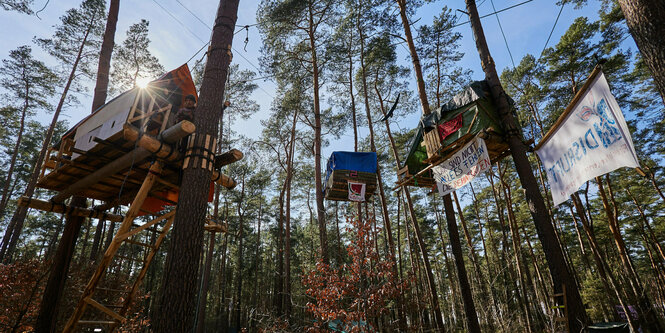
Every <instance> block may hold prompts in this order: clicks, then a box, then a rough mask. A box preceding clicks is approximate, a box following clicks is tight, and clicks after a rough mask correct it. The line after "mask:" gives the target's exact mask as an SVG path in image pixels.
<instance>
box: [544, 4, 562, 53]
mask: <svg viewBox="0 0 665 333" xmlns="http://www.w3.org/2000/svg"><path fill="white" fill-rule="evenodd" d="M565 5H566V2H565V1H561V8H559V15H557V16H556V20H554V25H553V26H552V30H551V31H550V35H549V36H547V41H546V42H545V46H543V50H542V51H541V52H540V56H538V60H540V58H542V57H543V53H545V50H546V49H547V44H549V43H550V38H552V34H553V33H554V28H556V24H557V23H558V22H559V17H561V12H563V6H565Z"/></svg>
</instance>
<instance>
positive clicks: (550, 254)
mask: <svg viewBox="0 0 665 333" xmlns="http://www.w3.org/2000/svg"><path fill="white" fill-rule="evenodd" d="M466 5H467V6H466V7H467V13H469V19H470V21H471V28H472V29H473V32H474V36H475V39H476V47H477V48H478V53H479V55H480V60H481V64H482V67H483V71H484V72H485V77H486V80H487V82H488V84H489V86H490V90H491V92H492V96H493V99H494V103H495V105H496V107H497V109H498V113H499V116H500V118H501V119H502V123H503V128H504V130H505V131H506V133H507V141H508V145H509V147H510V152H511V155H512V156H513V161H514V163H515V168H516V170H517V174H518V175H519V178H520V182H521V183H522V187H523V188H524V190H525V197H526V200H527V203H528V207H529V210H530V212H531V216H532V217H533V220H534V224H535V226H536V231H537V233H538V238H539V239H540V242H541V244H542V246H543V250H544V252H545V257H546V259H547V263H548V265H549V268H550V274H551V275H552V281H553V282H554V293H560V292H562V290H563V285H565V286H566V291H567V295H566V296H567V302H568V313H569V314H571V315H570V316H569V318H568V327H569V329H570V330H571V332H577V331H580V330H581V329H582V328H583V327H584V326H586V325H587V324H588V323H589V318H588V317H587V315H586V310H585V309H584V305H583V304H582V298H581V296H580V294H579V290H578V287H577V285H576V283H575V278H574V276H573V274H572V273H571V272H570V270H569V268H568V264H567V262H566V259H565V257H564V254H563V251H562V249H561V246H560V244H559V243H558V241H557V239H556V235H555V230H554V227H553V226H552V223H551V222H550V216H549V214H548V212H547V208H546V207H545V201H544V199H543V197H542V194H541V193H540V190H539V188H538V183H537V182H536V178H535V177H534V175H533V170H532V168H531V165H530V164H529V160H528V158H527V156H526V145H525V144H524V143H523V142H522V139H521V135H520V134H521V133H520V129H519V127H518V126H517V123H516V121H515V119H514V118H513V115H512V113H511V110H510V105H509V104H508V99H507V98H506V96H507V95H506V93H505V91H504V90H503V87H502V86H501V82H500V81H499V76H498V75H497V73H496V68H495V65H494V60H493V59H492V57H491V55H490V53H489V50H488V48H487V42H486V41H485V35H484V33H483V30H482V27H481V25H480V18H479V16H478V10H477V8H476V3H475V1H474V0H466Z"/></svg>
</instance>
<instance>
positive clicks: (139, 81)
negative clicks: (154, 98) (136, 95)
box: [136, 77, 150, 89]
mask: <svg viewBox="0 0 665 333" xmlns="http://www.w3.org/2000/svg"><path fill="white" fill-rule="evenodd" d="M149 83H150V79H148V78H145V77H142V78H138V79H136V86H137V87H139V88H141V89H144V88H146V87H147V86H148V84H149Z"/></svg>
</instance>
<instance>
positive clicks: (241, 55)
mask: <svg viewBox="0 0 665 333" xmlns="http://www.w3.org/2000/svg"><path fill="white" fill-rule="evenodd" d="M152 1H153V2H154V3H156V4H157V5H158V6H159V8H161V9H162V10H164V11H165V12H166V13H167V14H169V16H171V17H172V18H173V19H174V20H175V21H176V22H178V24H180V25H181V26H183V27H184V28H185V29H187V31H189V33H191V34H192V35H194V37H196V38H197V39H198V40H200V41H201V42H202V43H205V44H204V45H203V46H202V47H201V49H199V50H198V51H197V52H196V53H195V54H194V55H193V56H192V57H191V58H189V60H187V62H190V61H191V60H192V59H194V57H196V55H197V54H198V53H199V52H201V50H203V49H204V48H205V47H206V46H207V45H208V44H209V43H210V41H208V42H207V43H206V42H204V41H203V40H202V39H201V38H200V37H199V36H198V35H197V34H196V33H194V32H193V31H192V30H191V29H189V28H188V27H187V26H186V25H185V24H184V23H182V21H180V20H179V19H178V18H177V17H176V16H175V15H173V13H171V11H169V10H168V9H166V8H164V6H162V5H161V4H159V2H157V1H156V0H152ZM176 1H177V0H176ZM178 3H179V4H180V5H181V6H182V7H183V8H185V9H187V7H185V6H184V5H183V4H182V3H181V2H180V1H178ZM187 11H188V12H189V13H190V14H192V16H194V17H196V19H197V20H199V21H201V22H203V20H201V19H200V18H199V17H198V16H197V15H196V14H194V13H193V12H192V11H191V10H189V9H187ZM203 24H205V23H203ZM257 24H258V23H256V24H252V25H243V26H242V27H243V29H247V27H250V26H255V25H257ZM205 25H206V26H207V27H208V29H210V31H212V28H211V27H210V26H209V25H207V24H205ZM243 29H240V30H239V31H242V30H243ZM232 50H233V51H234V53H237V54H238V55H240V57H241V58H243V59H245V61H247V63H249V64H250V65H251V66H252V67H254V68H255V69H256V70H257V71H259V72H260V71H261V70H260V69H259V67H257V66H256V65H254V64H253V63H252V62H251V61H250V60H249V59H247V57H245V56H244V55H243V54H242V53H240V52H239V51H237V50H236V49H235V48H233V47H232ZM201 59H203V58H201ZM197 64H198V62H197ZM258 87H259V89H261V90H262V91H263V92H264V93H265V94H266V95H268V96H270V97H271V98H273V99H274V98H275V97H274V96H273V95H272V94H270V93H269V92H268V91H266V90H265V89H263V87H261V86H258Z"/></svg>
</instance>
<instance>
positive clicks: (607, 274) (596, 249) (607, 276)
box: [571, 193, 638, 332]
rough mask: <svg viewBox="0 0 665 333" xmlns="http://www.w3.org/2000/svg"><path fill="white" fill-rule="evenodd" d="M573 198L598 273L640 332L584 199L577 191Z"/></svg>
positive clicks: (631, 322) (632, 326) (630, 321)
mask: <svg viewBox="0 0 665 333" xmlns="http://www.w3.org/2000/svg"><path fill="white" fill-rule="evenodd" d="M571 198H572V200H573V205H575V209H576V210H577V215H578V217H579V219H580V221H581V222H582V228H583V229H584V233H585V234H586V236H587V240H588V241H589V246H590V247H591V252H592V253H593V257H594V259H595V261H596V265H597V268H598V273H599V274H600V277H601V280H603V282H604V283H605V284H607V282H609V283H610V285H611V286H612V289H613V290H614V294H615V296H616V298H617V300H618V301H619V304H621V307H622V308H623V310H624V313H626V317H627V318H628V324H629V325H630V327H631V329H632V330H634V331H635V332H638V330H637V323H634V322H633V320H632V319H631V317H630V311H629V310H628V306H627V303H626V302H625V300H624V298H623V296H622V295H621V293H620V291H619V289H618V287H619V284H618V282H617V281H616V279H615V277H614V274H613V273H612V270H611V269H610V267H609V265H608V264H607V262H606V261H605V258H604V257H605V255H604V254H603V253H602V252H601V250H600V246H599V245H598V242H597V241H596V236H595V234H594V232H593V229H591V225H590V224H589V221H588V220H587V216H586V214H585V213H584V207H583V206H582V200H580V197H579V195H578V194H577V193H573V195H572V196H571ZM605 288H606V289H609V288H608V287H605ZM607 296H608V297H609V296H610V295H609V294H608V295H607Z"/></svg>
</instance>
